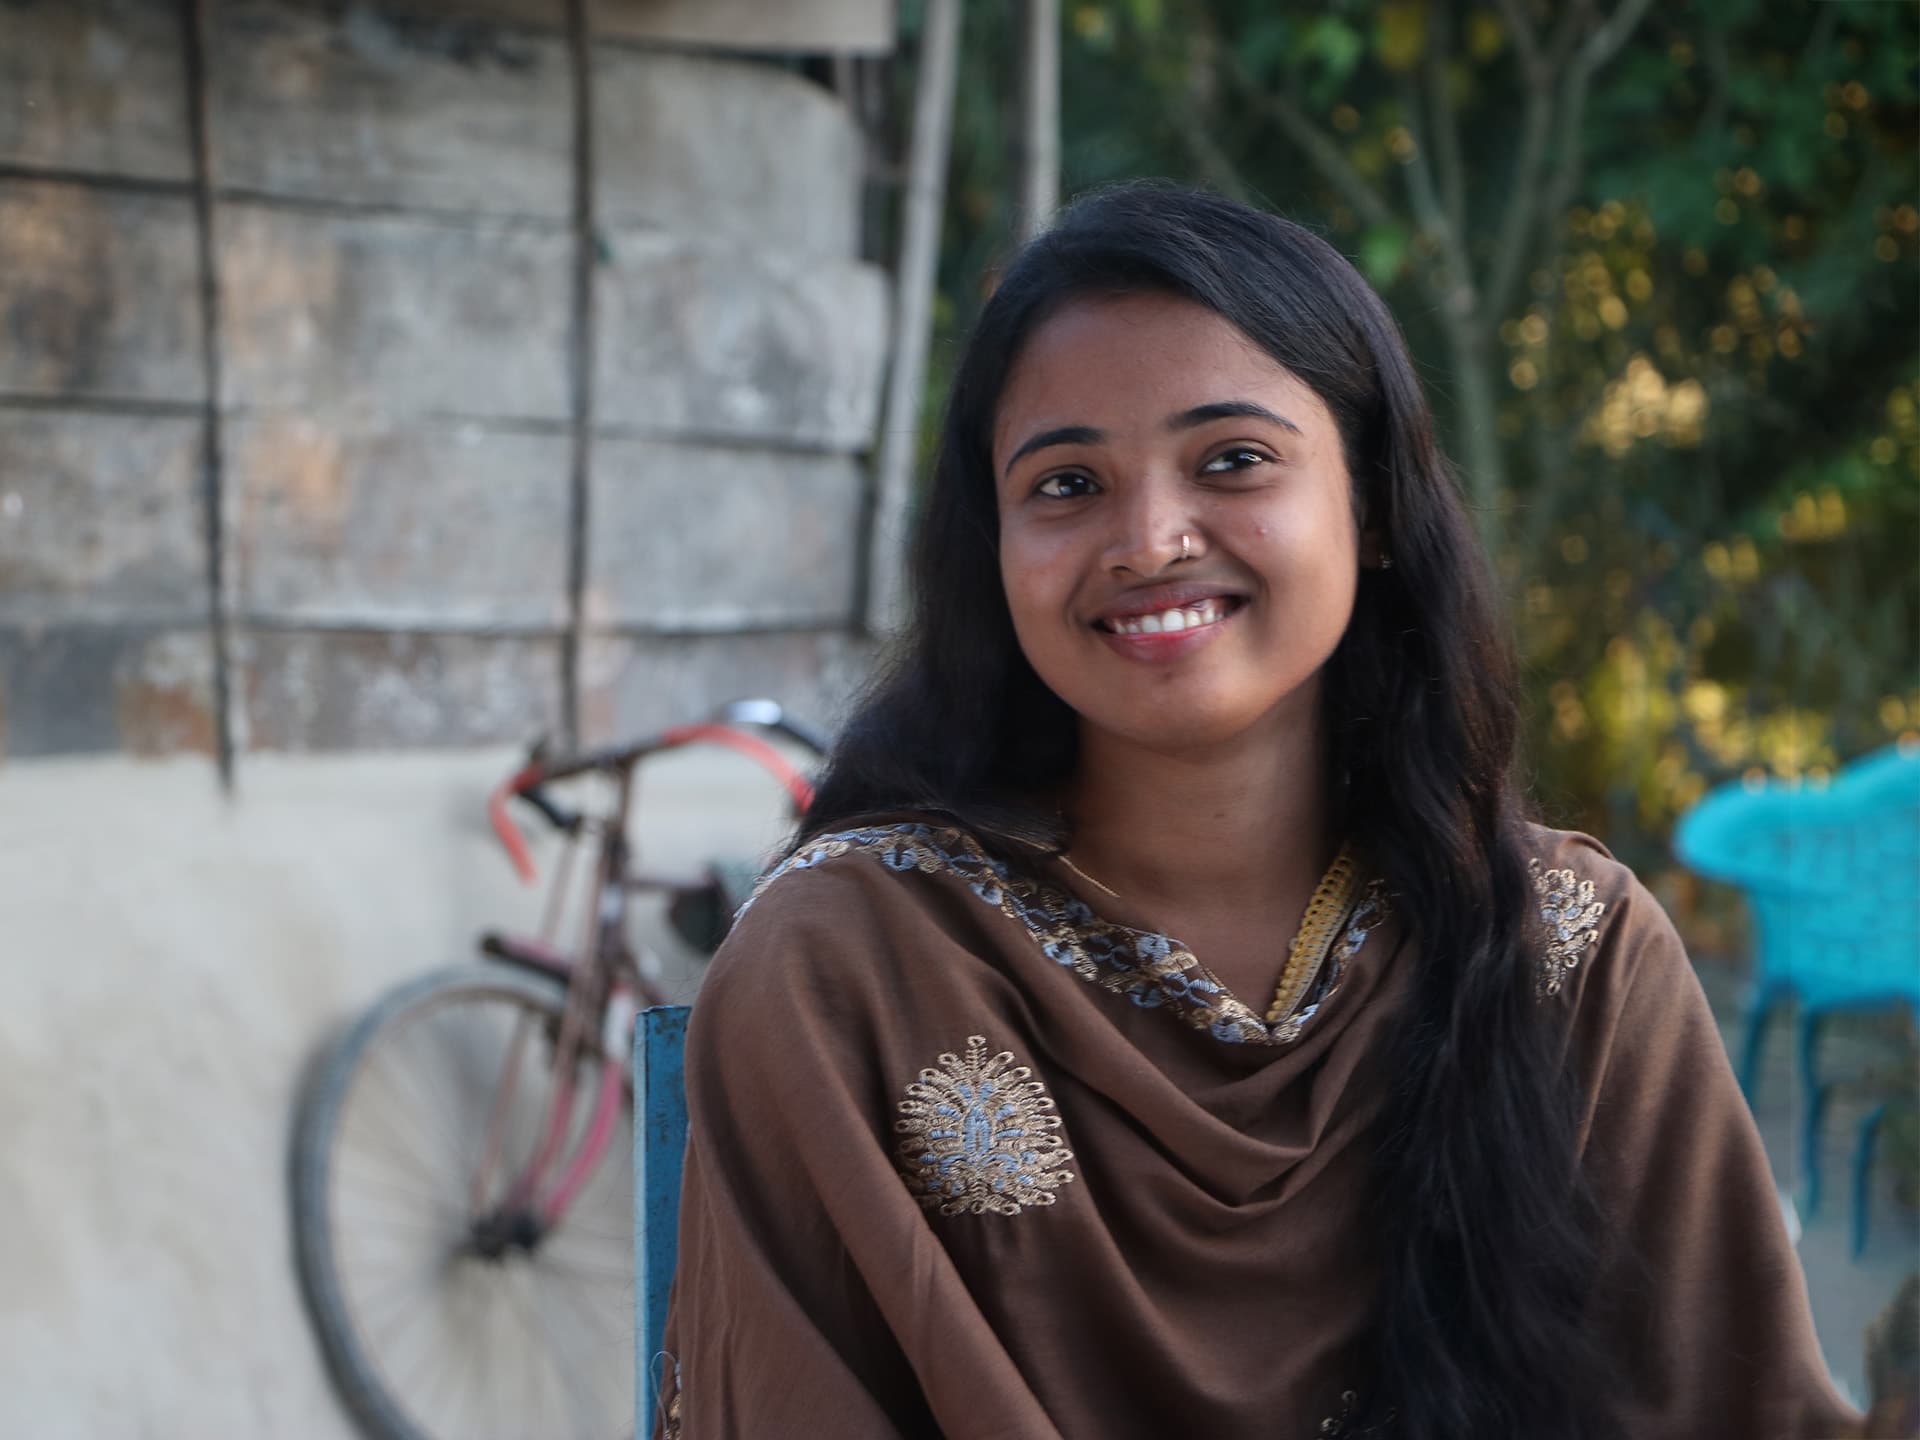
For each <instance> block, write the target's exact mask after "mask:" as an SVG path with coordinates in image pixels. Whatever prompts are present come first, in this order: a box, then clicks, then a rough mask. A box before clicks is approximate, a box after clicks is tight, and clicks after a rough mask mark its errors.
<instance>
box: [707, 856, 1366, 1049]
mask: <svg viewBox="0 0 1920 1440" xmlns="http://www.w3.org/2000/svg"><path fill="white" fill-rule="evenodd" d="M856 853H857V854H863V855H870V856H872V857H874V858H876V859H878V860H879V861H880V863H881V864H883V865H885V866H886V867H887V868H888V869H889V870H895V871H900V872H905V871H909V870H914V871H919V872H920V873H922V874H926V875H936V874H945V875H952V876H953V877H955V878H956V879H958V880H961V881H962V882H964V883H965V884H966V886H967V888H968V889H969V890H971V891H972V892H973V893H974V895H975V896H977V897H978V898H979V899H980V900H982V901H984V902H985V903H987V904H989V905H992V906H994V907H995V908H996V909H998V910H999V911H1000V912H1001V913H1002V914H1005V915H1007V916H1009V917H1010V918H1012V919H1014V920H1017V921H1019V922H1020V924H1022V925H1023V926H1025V927H1026V930H1027V933H1028V934H1029V935H1031V936H1032V937H1033V939H1034V942H1035V943H1036V944H1037V945H1039V947H1040V951H1041V953H1042V954H1043V955H1045V956H1046V957H1047V958H1048V959H1049V960H1052V961H1053V962H1054V963H1055V964H1057V965H1061V966H1063V967H1065V968H1066V969H1068V970H1071V971H1072V972H1073V973H1074V974H1075V975H1077V976H1079V977H1080V978H1081V979H1082V980H1085V981H1087V982H1088V983H1089V984H1093V985H1098V986H1099V987H1100V988H1101V989H1103V990H1108V991H1111V992H1112V993H1114V994H1116V995H1120V996H1124V997H1125V998H1126V999H1128V1000H1130V1001H1131V1002H1132V1003H1133V1004H1135V1005H1137V1006H1139V1007H1140V1008H1141V1009H1143V1010H1154V1009H1165V1010H1167V1011H1168V1012H1170V1013H1171V1014H1173V1015H1174V1016H1175V1017H1176V1018H1178V1019H1179V1020H1181V1021H1182V1022H1183V1023H1185V1024H1186V1025H1189V1026H1191V1027H1192V1028H1193V1029H1195V1030H1201V1031H1205V1032H1206V1033H1207V1034H1209V1035H1212V1036H1213V1037H1214V1038H1215V1039H1216V1040H1223V1041H1226V1042H1228V1043H1229V1044H1242V1045H1287V1044H1291V1043H1292V1042H1293V1041H1295V1040H1298V1039H1299V1038H1300V1036H1301V1035H1302V1034H1303V1033H1304V1032H1305V1030H1306V1028H1307V1026H1308V1025H1309V1024H1310V1023H1311V1022H1312V1021H1313V1019H1314V1018H1315V1017H1316V1016H1317V1015H1318V1014H1319V1013H1320V1011H1321V1010H1322V1009H1323V1008H1325V1006H1326V1005H1327V1003H1328V1002H1329V1001H1331V1000H1332V999H1333V997H1334V996H1335V995H1336V994H1337V993H1338V992H1339V989H1340V982H1341V980H1342V979H1343V978H1345V974H1346V969H1347V965H1348V963H1349V962H1350V961H1351V960H1352V959H1353V957H1354V956H1355V955H1356V954H1358V953H1359V951H1360V947H1361V946H1362V945H1363V944H1365V943H1366V939H1367V936H1368V935H1369V934H1371V933H1372V931H1373V930H1374V928H1375V927H1377V926H1378V925H1379V924H1380V922H1381V921H1382V920H1383V919H1384V918H1385V917H1386V914H1387V900H1386V889H1385V887H1384V886H1383V885H1382V884H1381V882H1379V881H1378V880H1375V881H1373V882H1372V883H1371V884H1369V885H1368V886H1367V887H1366V889H1365V891H1364V892H1363V893H1362V895H1361V897H1360V899H1359V902H1358V903H1357V904H1356V905H1354V906H1353V907H1352V908H1351V911H1350V912H1349V913H1348V914H1347V916H1346V925H1345V929H1344V930H1342V931H1340V932H1338V938H1337V939H1336V940H1335V941H1334V943H1333V945H1332V947H1331V951H1330V953H1328V955H1327V957H1326V960H1325V961H1324V962H1323V963H1322V964H1320V965H1319V966H1318V967H1317V972H1318V973H1317V974H1315V975H1314V976H1312V977H1311V980H1310V983H1308V984H1306V985H1305V987H1304V994H1303V995H1302V996H1301V997H1300V1003H1299V1004H1298V1005H1296V1006H1295V1007H1294V1009H1293V1010H1292V1011H1291V1013H1288V1014H1285V1015H1283V1016H1282V1017H1281V1018H1280V1019H1278V1020H1276V1021H1274V1022H1272V1023H1269V1022H1268V1021H1267V1020H1266V1019H1265V1018H1263V1017H1262V1016H1261V1015H1260V1014H1259V1013H1258V1012H1257V1011H1255V1010H1254V1009H1253V1008H1252V1007H1251V1006H1249V1005H1247V1004H1246V1003H1245V1002H1244V1001H1242V1000H1241V999H1239V998H1238V997H1237V996H1235V995H1234V994H1233V993H1232V992H1231V991H1230V990H1228V989H1227V987H1226V986H1225V985H1224V984H1222V983H1221V982H1220V980H1219V978H1218V977H1216V976H1215V975H1214V974H1213V972H1212V971H1210V970H1208V969H1207V967H1206V966H1205V965H1203V964H1201V963H1200V961H1199V960H1198V959H1197V958H1196V957H1195V956H1194V954H1193V952H1192V951H1191V950H1188V949H1187V948H1186V947H1185V946H1183V945H1182V944H1180V942H1179V941H1177V940H1175V939H1174V938H1173V937H1171V936H1168V935H1160V934H1156V933H1154V932H1152V931H1147V930H1135V929H1132V928H1130V927H1128V926H1125V925H1119V924H1116V923H1114V922H1113V921H1110V920H1103V919H1101V918H1100V916H1098V915H1096V914H1095V913H1094V912H1093V910H1092V909H1091V907H1089V906H1088V905H1087V904H1086V902H1085V901H1083V900H1081V899H1079V898H1078V897H1077V896H1075V895H1072V894H1070V893H1069V892H1067V891H1065V890H1062V889H1060V888H1058V887H1056V886H1053V885H1048V884H1046V883H1044V882H1042V881H1038V880H1034V879H1032V878H1030V877H1027V876H1024V875H1015V874H1014V873H1013V872H1012V871H1011V870H1010V869H1009V867H1008V866H1007V865H1006V864H1005V863H1004V862H1002V861H999V860H996V859H994V858H993V857H992V856H991V855H988V854H987V853H986V852H985V851H984V850H982V849H981V848H980V846H979V843H978V842H977V841H975V840H974V839H973V837H972V836H970V835H968V834H967V833H966V832H965V831H963V830H956V829H952V828H950V827H945V826H935V825H926V824H917V823H901V824H893V825H875V826H869V827H865V828H862V829H857V830H843V831H840V832H838V833H836V834H832V835H818V836H815V837H814V838H813V839H812V840H810V841H808V842H807V843H806V844H805V845H803V846H801V847H800V849H798V850H796V851H795V852H794V853H793V854H792V855H790V856H789V857H787V859H786V860H784V861H782V862H781V863H780V864H779V865H777V866H775V867H774V868H773V869H772V870H770V871H768V872H767V874H766V875H765V876H764V877H762V879H761V881H760V883H759V884H758V885H756V886H755V887H754V891H753V895H752V896H751V897H750V898H749V899H748V900H747V903H746V905H743V906H741V907H740V913H741V914H745V913H746V911H747V909H748V907H749V906H751V905H752V904H753V902H754V901H755V900H757V899H758V898H759V897H760V896H761V895H762V894H763V893H764V892H765V891H766V889H767V887H768V886H769V885H771V884H773V882H774V881H776V880H778V879H779V878H780V877H781V876H783V875H786V874H788V873H790V872H792V871H795V870H809V869H812V868H813V867H814V866H816V865H820V864H822V863H824V862H825V861H828V860H832V859H835V858H837V857H839V856H841V855H848V854H856Z"/></svg>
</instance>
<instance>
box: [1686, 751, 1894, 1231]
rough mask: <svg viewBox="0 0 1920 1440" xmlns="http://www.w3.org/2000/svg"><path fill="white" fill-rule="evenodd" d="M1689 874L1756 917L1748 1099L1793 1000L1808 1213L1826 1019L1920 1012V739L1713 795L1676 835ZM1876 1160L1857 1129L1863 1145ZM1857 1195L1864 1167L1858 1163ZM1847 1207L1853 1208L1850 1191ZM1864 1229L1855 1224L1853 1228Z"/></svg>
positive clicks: (1816, 1190) (1816, 1181)
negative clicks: (1775, 1028)
mask: <svg viewBox="0 0 1920 1440" xmlns="http://www.w3.org/2000/svg"><path fill="white" fill-rule="evenodd" d="M1674 849H1675V851H1676V852H1677V853H1678V855H1679V856H1680V859H1681V860H1682V861H1683V862H1684V863H1685V864H1686V865H1687V866H1688V867H1689V868H1691V869H1693V870H1695V871H1698V872H1699V873H1700V874H1702V875H1705V876H1709V877H1711V878H1713V879H1716V880H1724V881H1726V882H1728V883H1729V884H1732V885H1735V886H1737V887H1738V888H1739V889H1740V890H1741V891H1742V892H1743V893H1744V894H1745V896H1746V899H1747V903H1748V905H1749V906H1750V908H1751V910H1752V912H1753V923H1754V943H1755V953H1754V971H1753V980H1752V983H1751V987H1750V989H1749V992H1748V995H1747V999H1746V1013H1745V1032H1746V1033H1745V1036H1744V1040H1743V1043H1742V1046H1741V1053H1740V1058H1739V1072H1740V1085H1741V1088H1742V1090H1744V1091H1745V1092H1746V1095H1747V1098H1748V1100H1749V1101H1751V1100H1752V1098H1753V1094H1754V1089H1755V1086H1756V1084H1757V1082H1758V1078H1759V1077H1758V1066H1759V1059H1760V1047H1761V1043H1762V1041H1763V1040H1764V1038H1765V1035H1766V1028H1767V1022H1768V1021H1769V1019H1770V1018H1771V1016H1772V1013H1773V1011H1774V1009H1775V1008H1776V1007H1777V1006H1778V1005H1779V1004H1780V1002H1781V1001H1783V1000H1786V999H1789V998H1791V999H1793V1000H1795V1001H1797V1002H1798V1004H1799V1007H1800V1022H1799V1036H1798V1054H1799V1070H1800V1078H1801V1083H1802V1085H1803V1087H1804V1088H1803V1090H1802V1094H1803V1096H1804V1097H1805V1100H1804V1109H1803V1113H1802V1134H1801V1149H1802V1155H1803V1159H1804V1165H1805V1171H1806V1176H1807V1211H1808V1213H1809V1214H1812V1213H1813V1212H1814V1211H1815V1210H1816V1209H1818V1207H1819V1203H1820V1158H1819V1128H1820V1121H1821V1119H1822V1117H1823V1115H1824V1113H1825V1109H1826V1104H1827V1098H1828V1093H1827V1088H1826V1087H1825V1086H1824V1085H1823V1084H1822V1083H1821V1081H1820V1078H1819V1046H1820V1028H1821V1022H1822V1021H1823V1020H1824V1019H1825V1018H1826V1017H1827V1016H1829V1015H1832V1014H1835V1013H1837V1012H1839V1011H1866V1010H1884V1009H1892V1008H1900V1007H1904V1008H1905V1009H1907V1010H1908V1011H1909V1012H1914V1011H1920V745H1909V746H1906V747H1904V748H1903V747H1898V746H1896V747H1893V748H1891V749H1887V750H1882V751H1878V752H1876V753H1875V754H1872V755H1869V756H1867V757H1866V758H1864V759H1862V760H1859V761H1857V762H1855V763H1854V764H1852V765H1850V766H1848V767H1846V768H1845V769H1843V770H1842V771H1841V772H1840V773H1839V774H1838V775H1837V776H1835V777H1834V779H1833V781H1832V782H1831V783H1830V784H1828V785H1826V786H1824V787H1816V786H1812V785H1792V784H1777V783H1776V784H1768V785H1764V786H1759V787H1753V786H1748V785H1745V784H1733V785H1727V786H1723V787H1722V788H1720V789H1718V790H1715V791H1714V792H1713V793H1711V794H1710V795H1708V796H1707V797H1706V798H1705V799H1704V800H1702V801H1701V802H1700V804H1699V805H1698V806H1696V807H1695V808H1694V809H1693V811H1692V812H1690V813H1689V814H1688V815H1687V816H1686V817H1685V818H1684V819H1683V820H1681V822H1680V825H1679V827H1678V829H1677V830H1676V831H1675V833H1674ZM1859 1153H1862V1154H1865V1155H1866V1156H1867V1157H1868V1159H1869V1160H1870V1159H1871V1154H1872V1145H1871V1143H1868V1142H1867V1141H1866V1139H1865V1136H1864V1135H1863V1144H1862V1146H1861V1147H1860V1152H1859ZM1855 1168H1856V1175H1855V1185H1856V1190H1857V1189H1858V1187H1859V1186H1860V1185H1861V1184H1863V1183H1864V1180H1863V1178H1862V1174H1861V1172H1862V1171H1863V1169H1864V1166H1863V1165H1861V1164H1856V1167H1855ZM1855 1210H1856V1214H1859V1213H1861V1209H1860V1204H1859V1198H1858V1195H1857V1194H1856V1199H1855ZM1861 1228H1862V1230H1864V1226H1862V1227H1861Z"/></svg>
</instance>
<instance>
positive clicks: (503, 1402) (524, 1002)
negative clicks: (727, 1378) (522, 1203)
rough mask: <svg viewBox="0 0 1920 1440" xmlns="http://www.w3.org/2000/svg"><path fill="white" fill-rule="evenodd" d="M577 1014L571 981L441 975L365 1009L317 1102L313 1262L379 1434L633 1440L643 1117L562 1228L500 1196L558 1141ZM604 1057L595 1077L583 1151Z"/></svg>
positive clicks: (303, 1148)
mask: <svg viewBox="0 0 1920 1440" xmlns="http://www.w3.org/2000/svg"><path fill="white" fill-rule="evenodd" d="M564 1004H565V991H564V989H563V988H562V986H561V985H560V984H559V983H558V982H556V981H553V980H550V979H547V978H546V977H544V976H539V975H533V974H522V973H520V972H518V971H514V970H510V969H507V968H506V967H504V966H475V967H468V968H463V969H457V970H448V971H442V972H440V973H438V974H434V975H428V976H425V977H423V978H422V979H420V980H418V981H415V982H413V983H411V984H408V985H405V986H402V987H401V988H399V989H398V990H395V991H394V992H392V993H391V994H390V995H388V996H387V997H386V998H385V999H383V1000H382V1001H381V1002H380V1003H379V1004H378V1005H376V1006H375V1007H374V1008H373V1009H372V1010H371V1011H369V1012H368V1013H367V1014H366V1015H365V1016H364V1017H362V1018H361V1020H360V1021H359V1023H358V1024H356V1025H355V1026H354V1027H353V1029H352V1030H351V1031H350V1032H348V1034H347V1035H346V1036H345V1038H344V1039H342V1040H341V1042H340V1043H339V1045H338V1046H337V1047H336V1048H335V1050H334V1051H333V1052H332V1054H331V1055H329V1056H328V1058H327V1060H326V1062H325V1064H324V1065H323V1067H322V1068H321V1069H320V1071H319V1072H318V1074H317V1075H316V1077H315V1079H314V1082H313V1084H312V1085H311V1086H310V1087H309V1088H308V1090H307V1092H306V1094H305V1095H304V1096H303V1097H302V1100H301V1105H300V1111H299V1115H298V1118H297V1120H296V1124H295V1131H294V1149H293V1175H292V1181H293V1223H294V1238H295V1253H296V1255H297V1256H298V1262H299V1267H300V1275H301V1280H302V1283H303V1287H304V1289H305V1292H306V1296H307V1303H308V1307H309V1309H310V1310H311V1312H312V1314H313V1319H314V1326H315V1329H316V1330H317V1331H318V1334H319V1338H320V1343H321V1348H322V1349H323V1350H324V1352H325V1354H326V1358H327V1362H328V1365H329V1368H330V1369H331V1370H332V1372H333V1374H334V1377H335V1379H336V1381H337V1382H338V1383H339V1385H340V1388H341V1390H342V1391H343V1393H344V1395H345V1397H346V1400H347V1402H348V1404H349V1406H350V1408H351V1409H352V1410H353V1412H354V1414H355V1415H356V1416H357V1417H358V1419H359V1420H360V1422H361V1423H362V1425H363V1427H364V1428H365V1429H366V1430H367V1432H368V1433H369V1434H370V1435H372V1436H375V1437H377V1440H454V1437H459V1440H490V1437H491V1440H549V1437H554V1440H613V1437H621V1436H630V1435H631V1434H632V1433H633V1363H634V1362H633V1174H632V1166H631V1154H632V1151H631V1135H632V1122H631V1117H630V1114H629V1113H628V1111H627V1110H626V1108H625V1107H623V1109H622V1113H621V1119H620V1123H619V1124H618V1125H617V1126H616V1130H615V1135H614V1139H613V1141H612V1143H611V1144H610V1145H609V1147H608V1150H607V1153H606V1155H605V1156H604V1157H603V1158H602V1160H601V1163H600V1164H599V1166H598V1167H597V1168H596V1171H595V1173H594V1175H593V1177H592V1178H591V1179H590V1180H589V1181H588V1182H587V1184H586V1185H585V1186H584V1187H583V1188H582V1190H581V1191H580V1193H579V1194H578V1196H576V1198H575V1199H574V1201H573V1204H572V1205H571V1206H570V1207H569V1209H568V1211H567V1213H566V1215H565V1216H564V1217H563V1218H562V1219H561V1221H560V1223H559V1224H558V1225H557V1226H555V1227H554V1228H553V1229H551V1230H549V1231H547V1232H546V1233H544V1234H543V1233H541V1232H540V1227H539V1226H538V1224H537V1222H536V1221H535V1220H534V1219H533V1218H532V1216H531V1213H530V1211H528V1210H526V1209H525V1208H524V1207H523V1208H522V1210H521V1211H520V1212H519V1213H510V1210H509V1207H506V1206H504V1205H503V1204H502V1201H503V1199H504V1198H505V1196H506V1194H507V1182H508V1181H510V1180H511V1179H512V1178H513V1177H515V1176H517V1175H519V1174H520V1173H522V1171H523V1170H524V1168H525V1166H526V1164H527V1162H528V1160H529V1159H530V1157H531V1156H532V1155H533V1154H534V1153H535V1151H536V1149H537V1147H538V1146H539V1145H540V1142H541V1139H542V1137H543V1136H544V1135H545V1133H546V1131H547V1125H548V1116H549V1112H550V1109H551V1105H552V1099H553V1084H554V1079H555V1076H554V1073H553V1068H552V1063H551V1062H552V1050H553V1046H554V1044H555V1041H556V1037H557V1034H558V1029H559V1021H560V1015H561V1011H562V1009H563V1007H564ZM604 1063H605V1062H604V1060H603V1058H602V1057H600V1056H599V1055H598V1054H593V1055H591V1056H589V1057H588V1058H587V1059H586V1060H584V1061H583V1062H582V1063H581V1065H580V1071H579V1074H578V1075H577V1076H576V1097H575V1101H574V1105H573V1114H572V1119H571V1124H570V1125H569V1140H571V1139H573V1138H576V1137H577V1136H578V1135H580V1134H581V1133H583V1132H584V1130H585V1128H586V1124H587V1117H588V1114H589V1112H590V1110H591V1108H592V1104H593V1097H594V1092H595V1089H596V1085H597V1082H598V1080H599V1078H600V1075H601V1074H602V1073H603V1072H602V1069H601V1067H602V1065H603V1064H604ZM616 1063H619V1062H616ZM508 1075H511V1076H512V1077H513V1078H512V1083H511V1084H503V1077H505V1076H508ZM496 1118H497V1119H498V1122H499V1123H498V1124H495V1123H493V1122H494V1121H495V1119H496ZM483 1171H484V1173H485V1176H486V1179H485V1181H484V1183H483V1184H482V1185H480V1186H479V1187H478V1188H479V1189H481V1190H482V1191H483V1193H479V1194H476V1188H477V1187H476V1180H475V1177H476V1175H479V1174H481V1173H482V1172H483Z"/></svg>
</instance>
